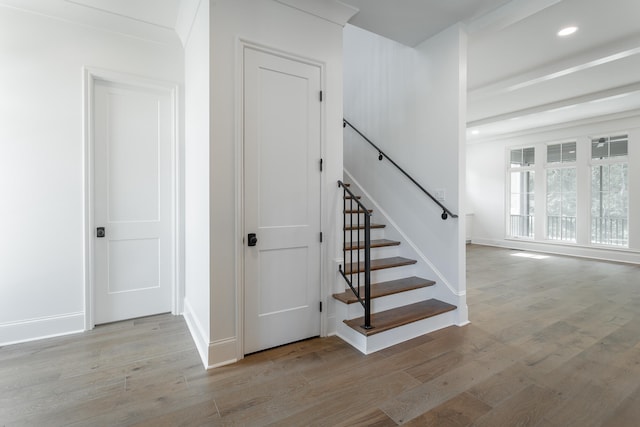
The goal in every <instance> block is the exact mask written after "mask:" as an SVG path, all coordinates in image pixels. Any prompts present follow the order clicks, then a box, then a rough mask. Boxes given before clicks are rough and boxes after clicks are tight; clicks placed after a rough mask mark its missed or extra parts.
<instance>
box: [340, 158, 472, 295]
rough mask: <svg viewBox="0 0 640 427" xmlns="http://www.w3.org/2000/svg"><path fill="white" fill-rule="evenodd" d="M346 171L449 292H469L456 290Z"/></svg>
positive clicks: (350, 179)
mask: <svg viewBox="0 0 640 427" xmlns="http://www.w3.org/2000/svg"><path fill="white" fill-rule="evenodd" d="M344 173H345V175H347V176H348V177H349V181H350V182H352V183H353V184H354V185H355V186H356V187H358V190H359V191H361V192H362V195H363V196H364V197H366V198H367V199H368V200H369V202H371V204H373V206H374V210H375V211H376V212H379V213H380V215H382V216H383V217H384V218H385V221H387V223H388V225H390V226H391V227H393V228H394V229H395V230H396V231H397V232H398V234H400V236H402V239H404V241H405V242H406V243H407V245H409V246H410V247H411V249H413V251H414V252H415V253H416V255H417V256H418V257H420V259H421V260H422V261H423V262H424V263H425V264H426V265H427V266H428V267H429V268H430V269H431V270H432V271H433V272H434V273H435V275H436V276H438V280H439V281H441V282H442V283H443V284H444V285H445V286H446V287H447V288H448V289H449V292H451V294H452V295H455V296H458V297H460V296H463V295H466V294H467V291H466V289H465V290H464V291H457V290H455V289H454V288H453V286H451V284H450V283H449V281H448V280H447V279H446V277H444V275H443V274H442V273H441V272H440V270H438V268H436V266H435V265H433V263H432V262H431V261H429V259H428V258H427V257H426V256H425V255H424V253H423V252H422V251H421V250H420V249H419V248H418V247H417V246H416V244H415V243H413V241H412V240H411V239H409V237H408V236H407V235H406V234H405V232H404V231H402V229H400V227H398V224H396V223H395V222H394V221H393V220H392V219H391V217H390V216H389V215H388V214H387V212H386V211H385V210H384V209H382V208H381V207H380V205H379V204H378V203H377V202H376V201H375V200H374V199H373V198H372V197H371V195H370V194H369V193H367V191H366V190H364V188H362V185H360V183H358V181H357V180H356V179H355V178H354V177H353V175H351V174H350V173H349V171H348V170H346V169H344Z"/></svg>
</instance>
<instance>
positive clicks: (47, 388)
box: [0, 246, 640, 427]
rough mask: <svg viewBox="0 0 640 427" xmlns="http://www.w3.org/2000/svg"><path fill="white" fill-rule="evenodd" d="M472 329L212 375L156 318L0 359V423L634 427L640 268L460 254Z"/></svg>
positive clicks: (287, 356)
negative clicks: (386, 346) (367, 350)
mask: <svg viewBox="0 0 640 427" xmlns="http://www.w3.org/2000/svg"><path fill="white" fill-rule="evenodd" d="M467 255H468V259H467V268H468V303H469V313H470V317H471V321H472V323H471V324H470V325H468V326H466V327H462V328H458V327H452V328H447V329H445V330H442V331H438V332H435V333H432V334H429V335H426V336H424V337H421V338H418V339H415V340H413V341H410V342H407V343H404V344H401V345H398V346H395V347H392V348H389V349H386V350H383V351H380V352H378V353H375V354H372V355H369V356H363V355H361V354H360V353H358V352H357V351H356V350H354V349H352V348H351V347H350V346H348V345H347V344H345V343H343V342H342V341H341V340H340V339H338V338H336V337H331V338H324V339H313V340H309V341H304V342H300V343H295V344H291V345H288V346H284V347H280V348H276V349H273V350H270V351H266V352H262V353H258V354H255V355H251V356H249V357H247V358H245V359H244V360H243V361H241V362H239V363H237V364H235V365H232V366H228V367H223V368H218V369H214V370H211V371H208V372H207V371H204V369H203V368H202V365H201V363H200V360H199V357H198V355H197V352H196V350H195V348H194V345H193V342H192V340H191V338H190V336H189V333H188V331H187V328H186V326H185V323H184V320H183V319H182V318H181V317H174V316H171V315H161V316H154V317H150V318H146V319H138V320H132V321H127V322H121V323H116V324H111V325H106V326H102V327H98V328H96V329H95V330H93V331H90V332H87V333H83V334H78V335H73V336H68V337H62V338H54V339H48V340H42V341H38V342H32V343H26V344H18V345H12V346H7V347H3V348H0V426H63V425H64V426H67V425H78V426H114V425H115V426H117V425H140V426H201V425H202V426H206V425H211V426H217V425H229V426H233V425H238V426H243V425H246V426H261V425H269V424H272V425H277V426H312V425H317V426H356V425H357V426H395V425H398V424H406V425H410V426H439V427H443V426H444V427H446V426H467V425H475V426H490V427H502V426H540V427H543V426H544V427H547V426H562V427H566V426H581V427H585V426H611V427H623V426H638V425H640V267H639V266H632V265H624V264H616V263H607V262H598V261H591V260H581V259H575V258H568V257H560V256H546V257H542V256H534V257H527V256H517V255H530V254H527V253H523V252H518V251H510V250H504V249H497V248H489V247H482V246H469V247H468V250H467Z"/></svg>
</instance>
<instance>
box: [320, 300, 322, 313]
mask: <svg viewBox="0 0 640 427" xmlns="http://www.w3.org/2000/svg"><path fill="white" fill-rule="evenodd" d="M320 313H322V301H320Z"/></svg>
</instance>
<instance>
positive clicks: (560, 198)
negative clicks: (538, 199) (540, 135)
mask: <svg viewBox="0 0 640 427" xmlns="http://www.w3.org/2000/svg"><path fill="white" fill-rule="evenodd" d="M576 190H577V177H576V143H575V142H566V143H562V144H553V145H548V146H547V239H550V240H563V241H569V242H575V241H576V214H577V206H576V204H577V203H576V202H577V197H576Z"/></svg>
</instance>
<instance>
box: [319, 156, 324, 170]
mask: <svg viewBox="0 0 640 427" xmlns="http://www.w3.org/2000/svg"><path fill="white" fill-rule="evenodd" d="M323 163H324V160H322V159H320V172H322V164H323Z"/></svg>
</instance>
